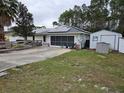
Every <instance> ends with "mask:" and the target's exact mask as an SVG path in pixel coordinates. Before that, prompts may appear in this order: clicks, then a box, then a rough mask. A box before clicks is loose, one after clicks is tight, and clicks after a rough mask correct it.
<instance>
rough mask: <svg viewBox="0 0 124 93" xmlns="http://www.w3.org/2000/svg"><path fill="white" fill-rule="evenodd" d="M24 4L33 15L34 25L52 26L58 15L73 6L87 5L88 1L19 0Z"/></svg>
mask: <svg viewBox="0 0 124 93" xmlns="http://www.w3.org/2000/svg"><path fill="white" fill-rule="evenodd" d="M19 1H21V2H22V3H24V4H25V5H26V6H27V7H28V9H29V11H30V12H31V13H33V17H34V23H35V25H39V26H42V25H45V26H47V27H51V26H52V22H53V21H57V20H58V18H59V16H60V14H61V13H62V12H63V11H65V10H67V9H69V8H73V7H74V5H82V4H83V3H85V4H87V5H89V4H90V0H19Z"/></svg>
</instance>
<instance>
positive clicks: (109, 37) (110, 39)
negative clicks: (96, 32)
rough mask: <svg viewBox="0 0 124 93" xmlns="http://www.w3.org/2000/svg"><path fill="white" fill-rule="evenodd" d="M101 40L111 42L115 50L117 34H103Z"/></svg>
mask: <svg viewBox="0 0 124 93" xmlns="http://www.w3.org/2000/svg"><path fill="white" fill-rule="evenodd" d="M100 41H101V42H105V43H109V44H110V48H111V49H113V50H115V47H116V45H115V44H116V36H115V35H101V38H100Z"/></svg>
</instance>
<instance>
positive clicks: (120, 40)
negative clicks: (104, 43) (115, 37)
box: [119, 38, 124, 53]
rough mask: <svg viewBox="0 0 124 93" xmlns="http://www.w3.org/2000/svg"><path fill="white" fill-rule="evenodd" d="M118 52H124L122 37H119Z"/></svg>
mask: <svg viewBox="0 0 124 93" xmlns="http://www.w3.org/2000/svg"><path fill="white" fill-rule="evenodd" d="M119 52H120V53H124V39H122V38H120V39H119Z"/></svg>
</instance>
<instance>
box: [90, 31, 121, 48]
mask: <svg viewBox="0 0 124 93" xmlns="http://www.w3.org/2000/svg"><path fill="white" fill-rule="evenodd" d="M94 36H95V37H98V40H96V41H93V37H94ZM103 37H104V39H102V38H103ZM113 37H114V40H113ZM121 37H122V35H121V34H119V33H115V32H111V31H106V30H101V31H99V32H96V33H92V34H91V35H90V49H96V44H97V43H98V42H105V43H111V47H114V49H113V50H118V48H119V38H121Z"/></svg>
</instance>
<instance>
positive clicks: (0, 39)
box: [0, 25, 5, 41]
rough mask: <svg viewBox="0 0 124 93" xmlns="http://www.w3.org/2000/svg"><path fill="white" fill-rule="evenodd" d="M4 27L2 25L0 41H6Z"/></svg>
mask: <svg viewBox="0 0 124 93" xmlns="http://www.w3.org/2000/svg"><path fill="white" fill-rule="evenodd" d="M4 40H5V38H4V27H3V26H1V25H0V41H4Z"/></svg>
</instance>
